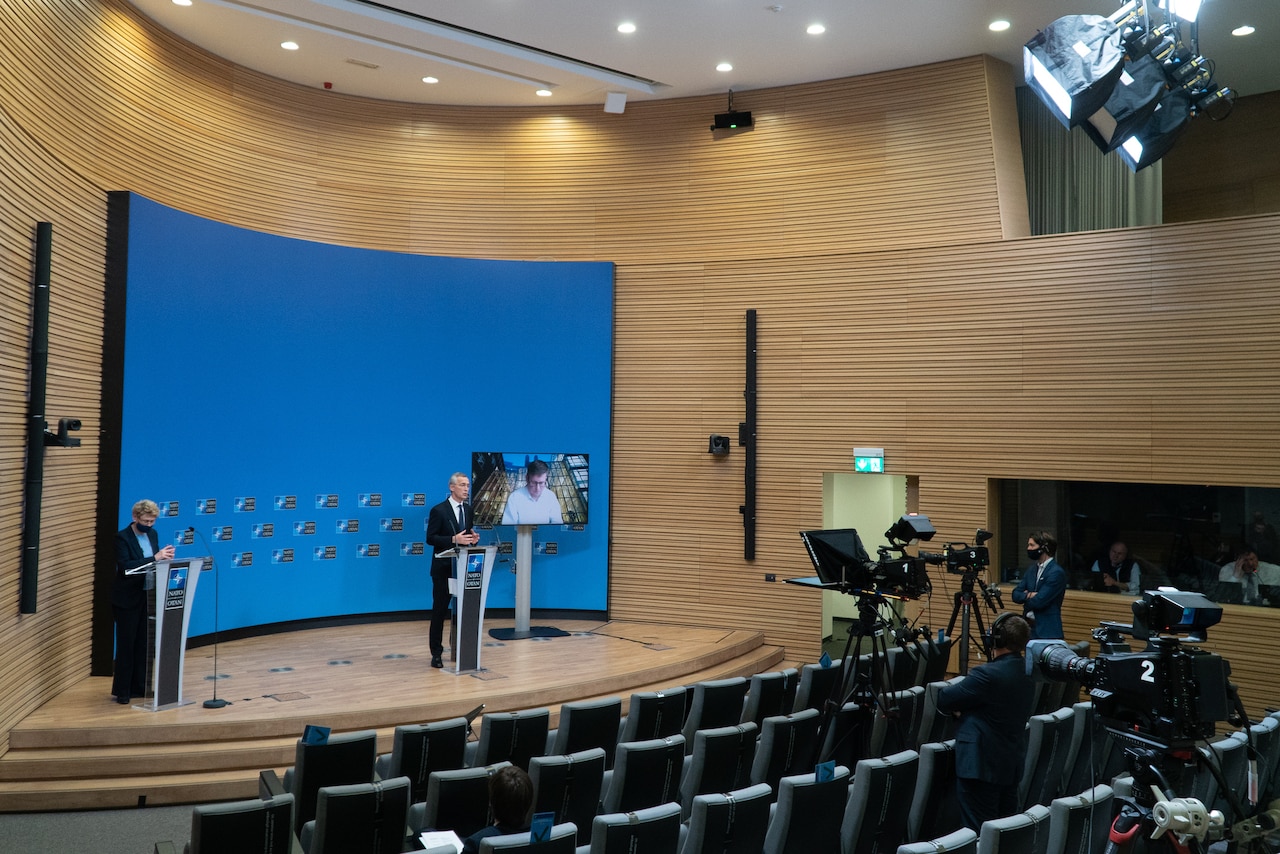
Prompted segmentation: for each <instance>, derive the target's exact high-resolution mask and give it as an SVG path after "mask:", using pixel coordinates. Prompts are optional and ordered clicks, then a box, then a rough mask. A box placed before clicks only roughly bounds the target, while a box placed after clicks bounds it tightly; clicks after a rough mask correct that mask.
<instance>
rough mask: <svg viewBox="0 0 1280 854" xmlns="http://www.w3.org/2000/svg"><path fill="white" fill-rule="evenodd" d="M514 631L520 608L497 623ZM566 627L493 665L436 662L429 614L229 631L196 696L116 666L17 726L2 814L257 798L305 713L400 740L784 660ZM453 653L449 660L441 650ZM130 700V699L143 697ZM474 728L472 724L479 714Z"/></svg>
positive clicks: (487, 652) (606, 626)
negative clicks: (482, 710)
mask: <svg viewBox="0 0 1280 854" xmlns="http://www.w3.org/2000/svg"><path fill="white" fill-rule="evenodd" d="M490 622H491V627H492V628H503V627H506V628H509V627H510V626H511V620H509V619H508V620H493V621H490ZM556 626H557V627H558V628H561V629H563V630H565V631H566V632H568V633H569V634H568V635H567V636H565V637H556V638H528V639H524V640H512V641H496V640H490V641H489V642H488V643H487V644H486V645H485V646H484V648H483V649H482V651H481V664H482V665H483V667H484V670H483V671H481V672H478V673H472V674H457V673H452V672H451V671H450V670H448V669H446V670H433V669H432V668H431V667H430V661H431V655H430V652H429V650H428V648H427V624H426V622H425V621H421V622H393V623H373V624H367V625H356V626H343V627H337V628H321V629H310V630H306V631H299V632H293V633H290V634H273V635H265V636H262V637H256V638H249V639H244V640H235V641H228V642H224V643H222V644H220V645H219V647H218V657H217V664H218V667H217V670H218V674H219V677H220V678H218V679H217V680H216V685H217V696H218V697H219V698H221V699H227V700H230V701H231V702H230V705H228V706H226V707H224V708H220V709H207V708H205V707H204V705H203V701H205V700H208V699H210V698H212V697H213V696H214V685H215V680H214V679H213V674H214V667H213V647H212V646H205V647H200V648H198V649H194V650H190V651H189V652H188V653H187V662H186V671H185V676H184V680H183V695H184V700H187V701H190V703H189V704H188V705H184V706H181V707H178V708H172V709H168V710H165V711H157V712H152V711H145V710H142V709H139V708H135V707H132V706H122V705H119V704H117V703H116V702H115V700H114V698H112V696H111V680H110V678H109V677H86V678H85V679H84V680H83V681H82V682H81V683H79V684H77V685H75V686H73V687H72V688H70V689H68V690H67V691H65V692H63V693H62V694H60V695H59V696H58V697H56V698H54V699H53V700H51V701H50V702H48V703H46V704H45V705H44V706H42V707H41V708H39V709H37V710H36V711H35V712H34V713H33V714H31V715H30V716H29V717H27V718H26V719H25V720H23V721H22V722H20V723H19V724H18V725H16V726H15V727H14V728H13V730H12V731H11V733H10V736H9V750H8V752H7V753H5V754H4V755H3V756H0V812H31V811H44V810H70V809H97V808H121V807H132V806H137V805H139V804H142V803H145V804H150V805H155V804H187V803H205V802H209V801H218V800H232V799H239V798H249V797H253V796H255V795H256V794H257V791H258V788H257V780H258V772H259V771H261V770H264V769H268V768H271V769H275V770H277V771H282V770H283V769H284V768H286V767H288V766H289V765H291V764H293V755H294V744H295V742H296V740H297V738H298V737H299V736H300V735H301V734H302V729H303V727H304V726H305V725H307V724H319V725H322V726H328V727H330V728H331V729H333V730H334V731H335V732H337V731H349V730H362V729H376V730H377V731H378V748H379V752H381V753H385V752H390V750H391V740H392V733H393V732H394V730H395V727H396V725H398V724H408V723H424V722H428V721H433V720H442V719H445V718H451V717H457V716H459V715H464V714H466V713H467V712H469V711H471V710H472V709H474V708H475V707H476V706H478V705H480V704H481V703H484V704H485V705H486V711H507V710H512V709H530V708H543V707H545V708H548V709H550V710H551V714H552V721H551V725H552V726H553V727H554V726H555V725H556V723H557V718H558V712H559V705H560V704H561V703H564V702H568V701H570V700H581V699H587V698H592V697H607V696H619V697H622V698H623V701H624V707H623V712H624V714H625V712H626V705H625V703H626V700H627V698H628V697H629V696H630V694H631V693H632V692H633V691H644V690H654V689H659V688H668V687H672V686H675V685H687V684H692V683H694V682H697V681H700V680H705V679H722V678H726V677H729V676H749V675H751V674H752V673H759V672H764V671H767V670H774V669H777V668H778V667H779V666H781V664H782V661H783V650H782V648H781V647H775V646H767V645H765V644H764V641H763V638H762V636H761V635H760V634H759V633H758V632H752V631H741V630H730V629H718V628H694V627H687V626H666V625H661V624H657V623H620V622H601V621H598V620H593V621H576V620H559V621H556ZM446 663H448V661H447V660H446ZM135 702H136V701H135ZM476 728H477V731H478V729H479V721H477V722H476Z"/></svg>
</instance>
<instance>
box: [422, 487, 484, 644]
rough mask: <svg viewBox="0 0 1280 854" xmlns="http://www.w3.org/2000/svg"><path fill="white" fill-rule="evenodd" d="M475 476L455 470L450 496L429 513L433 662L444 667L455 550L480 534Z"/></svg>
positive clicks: (470, 544)
mask: <svg viewBox="0 0 1280 854" xmlns="http://www.w3.org/2000/svg"><path fill="white" fill-rule="evenodd" d="M470 494H471V478H469V477H467V476H466V475H465V474H463V473H462V472H460V471H459V472H454V473H453V475H452V476H451V477H450V478H449V497H448V498H446V499H445V500H444V501H441V502H440V503H439V504H437V505H435V506H434V507H432V508H431V510H430V511H429V512H428V513H427V546H428V547H430V549H431V554H432V558H431V633H430V642H431V666H432V667H435V668H437V669H439V668H441V667H444V621H445V620H446V619H447V618H448V617H449V579H450V578H451V577H452V576H453V554H452V550H453V549H456V548H457V547H458V546H474V545H475V544H476V543H478V542H480V535H479V534H477V533H476V532H475V531H473V530H472V529H471V525H472V515H471V505H470V504H468V503H467V496H469V495H470Z"/></svg>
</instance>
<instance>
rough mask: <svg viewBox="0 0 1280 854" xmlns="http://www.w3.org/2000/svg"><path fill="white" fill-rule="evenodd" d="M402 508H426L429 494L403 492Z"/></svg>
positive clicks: (401, 495)
mask: <svg viewBox="0 0 1280 854" xmlns="http://www.w3.org/2000/svg"><path fill="white" fill-rule="evenodd" d="M400 506H401V507H426V506H427V494H426V493H425V492H402V493H400Z"/></svg>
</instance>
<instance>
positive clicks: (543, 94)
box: [533, 89, 551, 98]
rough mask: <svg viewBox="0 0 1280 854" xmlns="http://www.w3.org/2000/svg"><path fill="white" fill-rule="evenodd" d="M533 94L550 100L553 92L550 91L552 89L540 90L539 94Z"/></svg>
mask: <svg viewBox="0 0 1280 854" xmlns="http://www.w3.org/2000/svg"><path fill="white" fill-rule="evenodd" d="M533 94H535V95H537V96H538V97H539V98H550V97H551V90H550V89H539V90H538V91H537V92H534V93H533Z"/></svg>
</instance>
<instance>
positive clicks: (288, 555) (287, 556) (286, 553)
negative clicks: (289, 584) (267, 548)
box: [271, 549, 293, 563]
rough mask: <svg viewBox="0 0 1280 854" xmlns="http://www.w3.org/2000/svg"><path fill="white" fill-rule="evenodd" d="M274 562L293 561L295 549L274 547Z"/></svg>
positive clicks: (272, 560) (272, 559)
mask: <svg viewBox="0 0 1280 854" xmlns="http://www.w3.org/2000/svg"><path fill="white" fill-rule="evenodd" d="M271 562H272V563H293V549H272V550H271Z"/></svg>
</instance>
